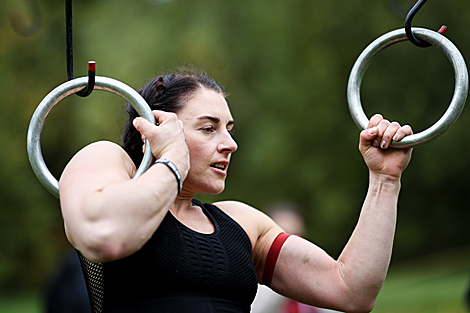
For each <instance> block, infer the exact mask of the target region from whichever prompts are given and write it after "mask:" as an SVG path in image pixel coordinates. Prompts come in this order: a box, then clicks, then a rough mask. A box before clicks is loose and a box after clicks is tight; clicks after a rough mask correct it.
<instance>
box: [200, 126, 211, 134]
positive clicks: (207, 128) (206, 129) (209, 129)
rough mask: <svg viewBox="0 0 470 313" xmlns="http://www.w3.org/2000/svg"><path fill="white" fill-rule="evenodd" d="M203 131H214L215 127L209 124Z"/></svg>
mask: <svg viewBox="0 0 470 313" xmlns="http://www.w3.org/2000/svg"><path fill="white" fill-rule="evenodd" d="M202 131H203V132H205V133H212V132H213V131H214V127H212V126H207V127H204V128H203V129H202Z"/></svg>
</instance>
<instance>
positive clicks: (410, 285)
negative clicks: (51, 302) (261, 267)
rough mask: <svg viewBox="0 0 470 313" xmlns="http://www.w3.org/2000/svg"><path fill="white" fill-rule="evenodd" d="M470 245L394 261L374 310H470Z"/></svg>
mask: <svg viewBox="0 0 470 313" xmlns="http://www.w3.org/2000/svg"><path fill="white" fill-rule="evenodd" d="M469 285H470V246H467V247H460V248H456V249H451V250H448V251H444V252H441V253H435V254H432V255H427V256H422V257H419V258H415V259H413V260H408V261H402V262H397V263H395V262H394V263H392V265H391V267H390V271H389V275H388V277H387V280H386V281H385V284H384V286H383V289H382V291H381V292H380V294H379V297H378V299H377V304H376V306H375V309H374V310H373V313H392V312H393V313H402V312H403V313H469V312H470V310H468V309H467V306H466V303H465V301H464V297H465V292H466V290H467V288H468V287H469ZM0 312H1V313H44V310H43V308H42V299H41V297H40V293H39V292H38V293H37V294H34V293H32V294H25V295H18V296H15V297H2V296H0Z"/></svg>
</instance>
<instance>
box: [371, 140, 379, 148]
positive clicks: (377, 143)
mask: <svg viewBox="0 0 470 313" xmlns="http://www.w3.org/2000/svg"><path fill="white" fill-rule="evenodd" d="M372 145H373V146H374V147H378V146H379V141H378V140H377V139H375V140H374V141H372Z"/></svg>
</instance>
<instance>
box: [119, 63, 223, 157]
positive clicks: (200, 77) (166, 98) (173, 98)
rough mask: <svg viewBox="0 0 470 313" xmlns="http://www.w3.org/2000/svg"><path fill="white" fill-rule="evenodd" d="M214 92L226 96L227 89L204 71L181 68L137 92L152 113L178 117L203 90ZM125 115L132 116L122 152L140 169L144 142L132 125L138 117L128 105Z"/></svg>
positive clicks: (127, 127) (124, 135) (123, 136)
mask: <svg viewBox="0 0 470 313" xmlns="http://www.w3.org/2000/svg"><path fill="white" fill-rule="evenodd" d="M205 88H207V89H211V90H214V91H216V92H219V93H220V94H222V95H223V96H224V97H225V96H226V94H225V91H224V88H223V87H222V86H220V85H218V84H217V83H216V82H215V81H214V80H213V79H212V78H210V77H209V76H208V75H207V74H206V73H204V71H202V70H200V69H195V68H178V69H177V70H176V71H173V72H172V73H170V74H167V75H163V76H158V77H156V78H154V79H152V80H151V81H150V83H148V84H147V85H146V86H144V87H142V88H141V89H140V90H139V91H138V92H139V94H140V95H141V96H142V97H143V98H144V99H145V101H147V103H148V105H149V106H150V109H151V110H161V111H166V112H174V113H178V111H180V110H181V109H182V108H183V107H184V105H185V104H186V102H187V101H188V100H189V99H191V98H192V97H193V96H194V95H195V94H196V92H197V91H199V90H201V89H205ZM126 111H127V113H128V115H129V118H128V120H127V123H126V125H125V127H124V132H123V134H122V142H123V148H124V150H125V151H126V152H127V154H128V155H129V156H130V157H131V159H132V161H134V164H135V166H139V165H140V162H141V161H142V158H143V155H144V154H143V152H142V144H143V143H142V139H141V135H140V132H138V131H137V130H136V129H135V127H134V126H133V124H132V121H133V120H134V119H135V118H136V117H138V116H139V114H138V113H137V111H136V110H135V109H134V108H133V107H132V106H131V105H130V104H129V103H128V104H127V105H126Z"/></svg>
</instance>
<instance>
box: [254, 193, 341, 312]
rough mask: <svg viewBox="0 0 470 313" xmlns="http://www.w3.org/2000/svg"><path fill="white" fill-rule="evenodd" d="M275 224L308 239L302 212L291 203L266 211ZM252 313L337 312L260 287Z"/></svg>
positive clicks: (281, 203)
mask: <svg viewBox="0 0 470 313" xmlns="http://www.w3.org/2000/svg"><path fill="white" fill-rule="evenodd" d="M266 213H267V214H268V216H270V217H271V218H272V219H273V221H274V222H276V223H277V224H278V225H279V226H280V227H281V228H282V229H283V230H284V231H286V232H287V233H289V234H294V235H298V236H301V237H304V238H308V234H307V227H306V223H305V218H304V215H303V214H302V211H301V210H300V209H299V208H298V206H297V205H295V204H294V203H293V202H291V201H281V202H278V203H276V204H274V205H273V206H271V207H269V208H268V209H267V210H266ZM251 312H252V313H326V312H335V311H332V310H328V309H321V308H317V307H314V306H310V305H307V304H303V303H300V302H297V301H294V300H292V299H289V298H286V297H284V296H281V295H280V294H278V293H276V292H274V291H273V290H272V289H270V288H268V287H267V286H264V285H261V284H260V285H258V292H257V293H256V297H255V300H254V301H253V304H252V306H251Z"/></svg>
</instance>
